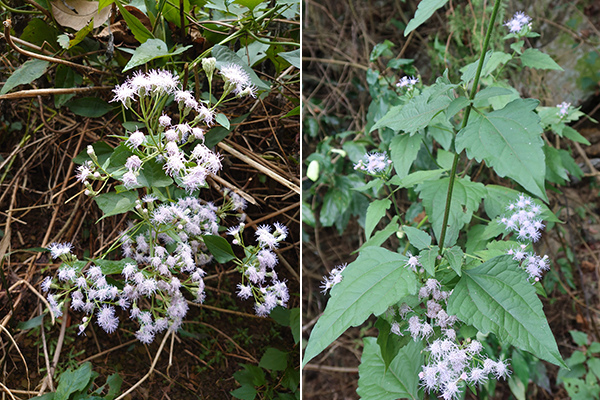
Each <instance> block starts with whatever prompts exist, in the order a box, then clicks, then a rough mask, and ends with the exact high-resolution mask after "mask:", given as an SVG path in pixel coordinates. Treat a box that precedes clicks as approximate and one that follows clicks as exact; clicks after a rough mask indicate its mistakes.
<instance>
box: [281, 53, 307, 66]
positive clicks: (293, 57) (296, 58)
mask: <svg viewBox="0 0 600 400" xmlns="http://www.w3.org/2000/svg"><path fill="white" fill-rule="evenodd" d="M279 57H281V58H283V59H284V60H285V61H287V62H289V63H290V64H291V65H293V66H294V67H296V68H298V69H300V66H301V65H302V64H301V63H300V49H298V50H292V51H286V52H283V53H279Z"/></svg>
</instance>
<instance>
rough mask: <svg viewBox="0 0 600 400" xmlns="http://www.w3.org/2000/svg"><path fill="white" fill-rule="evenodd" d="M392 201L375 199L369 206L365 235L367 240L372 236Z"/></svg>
mask: <svg viewBox="0 0 600 400" xmlns="http://www.w3.org/2000/svg"><path fill="white" fill-rule="evenodd" d="M391 205H392V202H391V201H390V200H389V199H381V200H375V201H373V202H371V204H369V207H368V208H367V218H366V220H365V236H366V238H367V240H369V238H370V237H371V234H372V233H373V229H375V227H376V226H377V224H378V223H379V220H380V219H381V218H382V217H383V216H384V215H385V212H386V211H387V210H388V208H390V206H391Z"/></svg>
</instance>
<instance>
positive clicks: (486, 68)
mask: <svg viewBox="0 0 600 400" xmlns="http://www.w3.org/2000/svg"><path fill="white" fill-rule="evenodd" d="M511 58H512V56H511V55H510V54H507V53H504V52H502V51H492V50H489V51H488V52H487V53H485V58H484V60H483V67H482V68H481V75H480V78H485V77H486V76H488V75H490V74H491V73H492V72H494V71H495V70H496V68H498V67H499V66H500V65H501V64H506V63H507V62H508V61H509V60H510V59H511ZM478 66H479V59H477V60H476V61H473V62H472V63H471V64H468V65H465V66H464V67H462V68H461V69H460V72H462V75H461V80H462V81H463V82H464V83H465V84H467V85H469V84H470V83H471V81H472V80H473V79H475V74H476V73H477V67H478Z"/></svg>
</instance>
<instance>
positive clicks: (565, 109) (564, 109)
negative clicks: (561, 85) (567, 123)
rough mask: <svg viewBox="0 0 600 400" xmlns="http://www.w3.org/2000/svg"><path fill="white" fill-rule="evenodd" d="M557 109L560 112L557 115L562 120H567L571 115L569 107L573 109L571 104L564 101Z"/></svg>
mask: <svg viewBox="0 0 600 400" xmlns="http://www.w3.org/2000/svg"><path fill="white" fill-rule="evenodd" d="M556 107H558V112H557V113H556V114H557V115H558V116H559V117H561V118H565V117H566V116H568V115H569V107H571V103H567V102H566V101H563V102H562V103H560V104H557V105H556Z"/></svg>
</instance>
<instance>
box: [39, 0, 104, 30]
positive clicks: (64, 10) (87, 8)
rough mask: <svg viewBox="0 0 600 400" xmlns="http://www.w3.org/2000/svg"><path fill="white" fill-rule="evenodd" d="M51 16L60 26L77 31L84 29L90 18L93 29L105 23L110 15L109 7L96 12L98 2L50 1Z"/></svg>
mask: <svg viewBox="0 0 600 400" xmlns="http://www.w3.org/2000/svg"><path fill="white" fill-rule="evenodd" d="M50 4H51V6H52V15H54V19H56V22H58V23H59V24H60V25H61V26H66V27H68V28H73V29H75V30H76V31H79V30H81V29H83V28H84V27H86V26H87V25H88V24H89V23H90V21H91V20H92V18H93V19H94V28H98V27H99V26H101V25H102V24H104V23H105V22H106V20H107V19H108V17H109V14H110V7H104V8H103V9H102V10H100V12H98V2H97V1H88V0H52V1H50Z"/></svg>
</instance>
